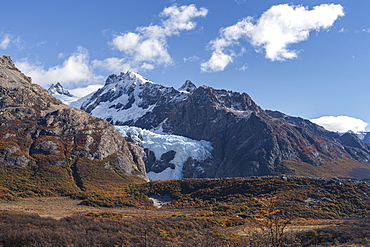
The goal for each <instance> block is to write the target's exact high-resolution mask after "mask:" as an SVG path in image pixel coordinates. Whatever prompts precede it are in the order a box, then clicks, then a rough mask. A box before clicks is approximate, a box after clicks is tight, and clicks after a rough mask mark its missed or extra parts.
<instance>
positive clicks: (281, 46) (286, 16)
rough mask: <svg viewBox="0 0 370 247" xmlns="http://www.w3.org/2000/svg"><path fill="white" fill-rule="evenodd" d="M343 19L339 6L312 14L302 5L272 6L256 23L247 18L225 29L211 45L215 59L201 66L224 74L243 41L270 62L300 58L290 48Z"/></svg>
mask: <svg viewBox="0 0 370 247" xmlns="http://www.w3.org/2000/svg"><path fill="white" fill-rule="evenodd" d="M340 16H344V10H343V7H342V6H341V5H340V4H321V5H318V6H315V7H314V8H313V9H311V10H310V9H308V8H307V7H304V6H301V5H298V6H297V5H288V4H280V5H275V6H272V7H271V8H270V9H268V10H267V11H266V12H264V13H263V14H262V16H261V17H260V18H259V19H258V20H257V21H255V20H254V19H253V18H252V17H247V18H245V19H243V20H241V21H239V22H237V23H236V24H235V25H232V26H229V27H226V28H222V29H221V30H220V36H219V37H218V38H216V39H214V40H212V41H211V42H210V43H209V49H210V50H212V56H211V58H210V59H209V60H208V61H206V62H204V63H202V65H201V70H202V71H203V72H216V71H222V70H224V69H225V67H226V66H227V65H228V64H230V63H232V62H233V60H234V58H235V56H236V55H237V54H236V53H235V51H234V49H233V47H235V46H236V45H238V46H240V43H239V41H240V40H247V41H248V42H250V43H251V44H252V45H253V46H254V47H255V48H256V50H257V52H260V51H264V52H265V57H266V58H267V59H269V60H271V61H284V60H286V59H293V58H297V56H298V51H296V50H290V49H288V46H289V45H290V44H294V43H299V42H301V41H304V40H307V39H308V38H309V34H310V32H311V31H313V30H316V31H320V30H323V29H328V28H330V27H331V26H332V25H333V24H334V22H335V21H336V20H337V19H338V18H339V17H340Z"/></svg>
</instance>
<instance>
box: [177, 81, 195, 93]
mask: <svg viewBox="0 0 370 247" xmlns="http://www.w3.org/2000/svg"><path fill="white" fill-rule="evenodd" d="M195 89H197V87H196V86H195V85H194V84H193V83H192V82H191V81H190V80H186V81H185V83H184V84H182V86H181V87H179V89H177V90H178V91H181V92H188V93H192V92H193V91H194V90H195Z"/></svg>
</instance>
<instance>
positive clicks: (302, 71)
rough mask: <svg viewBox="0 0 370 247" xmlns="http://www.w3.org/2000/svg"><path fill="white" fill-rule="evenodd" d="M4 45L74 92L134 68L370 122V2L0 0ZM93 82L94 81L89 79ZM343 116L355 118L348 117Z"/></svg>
mask: <svg viewBox="0 0 370 247" xmlns="http://www.w3.org/2000/svg"><path fill="white" fill-rule="evenodd" d="M0 4H1V10H2V21H1V23H0V53H1V54H4V55H9V56H11V57H12V58H13V60H14V61H15V62H16V64H17V66H18V67H19V68H20V69H21V70H22V71H23V72H25V73H26V74H27V75H29V76H31V77H32V78H33V81H34V82H35V83H38V84H40V85H42V86H43V87H45V88H47V87H48V86H49V85H50V84H51V83H55V82H57V81H59V82H61V83H62V84H63V85H64V86H65V87H66V88H68V89H76V88H78V90H72V92H74V93H75V94H79V93H80V94H81V93H86V92H88V91H89V90H93V89H96V88H97V87H98V86H96V85H102V84H104V81H105V78H106V77H107V76H108V75H109V74H111V73H118V72H120V71H126V70H128V69H132V70H134V71H137V72H139V73H140V74H142V75H143V76H145V77H146V78H148V79H150V80H152V81H154V82H156V83H160V84H163V85H165V86H174V87H175V88H176V87H179V86H181V84H182V83H183V82H184V81H185V80H188V79H189V80H191V81H192V82H193V83H195V84H196V85H197V86H201V85H207V86H212V87H215V88H223V89H228V90H232V91H239V92H246V93H248V94H249V95H250V96H251V97H252V98H253V99H254V100H255V101H256V103H257V104H259V105H260V106H262V107H263V108H265V109H272V110H279V111H281V112H284V113H286V114H289V115H293V116H300V117H303V118H307V119H317V118H320V117H323V116H331V117H327V118H321V119H319V120H317V122H319V123H321V124H324V125H325V126H326V127H327V128H331V129H333V130H339V131H345V130H347V129H352V130H354V131H356V130H363V129H365V128H367V129H369V127H366V126H367V123H370V114H369V111H368V109H369V108H370V103H369V92H370V84H369V78H370V69H369V65H370V14H369V12H368V9H370V2H369V1H361V3H359V2H358V1H350V0H339V1H335V2H328V1H318V0H302V1H277V0H276V1H272V0H265V1H257V0H223V1H214V0H199V1H185V0H184V1H180V0H179V1H155V2H154V1H149V0H136V1H122V0H121V1H119V0H107V1H96V0H95V1H94V0H90V1H85V0H79V1H68V0H67V1H43V0H38V1H30V0H19V1H0ZM86 87H87V88H86ZM338 116H345V117H338Z"/></svg>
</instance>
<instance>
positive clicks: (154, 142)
mask: <svg viewBox="0 0 370 247" xmlns="http://www.w3.org/2000/svg"><path fill="white" fill-rule="evenodd" d="M115 127H116V128H117V129H118V131H119V132H121V134H122V135H123V136H130V137H131V138H132V139H134V140H135V141H137V142H138V143H140V145H141V146H142V147H143V148H147V149H149V150H151V151H152V152H153V153H154V154H155V157H156V159H160V157H161V156H162V154H164V153H167V152H168V151H171V150H173V151H175V152H176V155H175V157H174V158H173V160H171V163H172V164H174V165H175V169H171V168H167V169H165V170H164V171H162V172H160V173H155V172H153V171H151V172H148V177H149V179H150V180H152V181H153V180H169V179H181V178H183V172H182V171H183V167H184V163H185V162H186V161H187V160H188V158H193V159H195V160H198V161H203V160H205V159H207V158H210V157H211V156H212V150H213V147H212V144H211V142H209V141H204V140H201V141H197V140H193V139H190V138H186V137H183V136H177V135H169V134H158V133H154V132H152V131H149V130H145V129H141V128H138V127H132V126H115Z"/></svg>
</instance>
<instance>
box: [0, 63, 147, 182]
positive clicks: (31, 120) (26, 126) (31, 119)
mask: <svg viewBox="0 0 370 247" xmlns="http://www.w3.org/2000/svg"><path fill="white" fill-rule="evenodd" d="M0 142H1V143H0V165H2V166H8V165H16V166H21V167H24V166H28V165H32V164H50V165H64V164H69V163H71V162H72V161H73V160H74V159H78V158H81V157H85V158H90V159H96V160H103V159H105V158H107V157H110V156H112V157H113V156H114V157H115V158H114V159H113V160H114V161H110V162H111V164H109V166H110V167H114V168H117V169H121V170H122V171H124V172H125V173H127V174H135V175H139V176H140V177H142V178H144V179H146V173H145V165H144V163H143V161H142V159H140V158H138V157H137V152H136V151H135V149H136V148H135V147H134V146H133V145H132V144H130V143H128V142H126V141H125V140H124V138H123V137H122V135H121V134H120V133H119V132H118V131H117V130H116V129H115V128H114V126H112V125H111V124H109V123H108V122H107V121H106V120H103V119H99V118H96V117H93V116H91V115H89V114H87V113H86V112H84V111H82V110H79V109H76V108H72V107H68V106H66V105H64V104H63V103H62V102H61V101H59V100H57V99H55V98H54V97H53V96H51V95H50V94H49V93H48V92H47V91H46V90H45V89H43V88H41V87H40V86H39V85H36V84H32V83H31V79H30V78H29V77H27V76H25V75H24V74H23V73H21V72H20V71H19V70H18V69H17V68H16V67H15V65H14V63H13V62H12V60H11V59H10V57H7V56H0ZM102 165H103V163H102Z"/></svg>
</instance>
